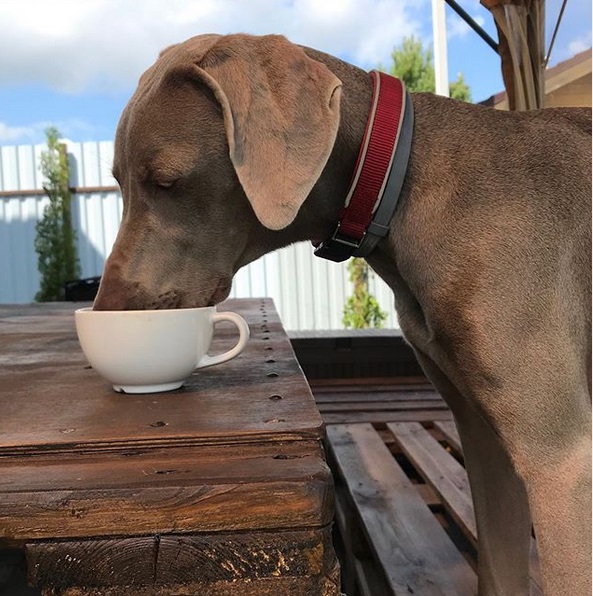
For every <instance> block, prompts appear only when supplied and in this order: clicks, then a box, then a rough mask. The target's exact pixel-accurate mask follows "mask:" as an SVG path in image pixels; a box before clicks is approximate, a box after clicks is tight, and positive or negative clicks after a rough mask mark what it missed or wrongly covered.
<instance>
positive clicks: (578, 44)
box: [568, 32, 591, 56]
mask: <svg viewBox="0 0 593 596" xmlns="http://www.w3.org/2000/svg"><path fill="white" fill-rule="evenodd" d="M590 47H591V33H590V32H589V34H588V35H583V36H581V37H577V39H573V40H572V41H571V42H569V44H568V55H569V56H574V55H575V54H578V53H580V52H584V51H585V50H588V49H589V48H590Z"/></svg>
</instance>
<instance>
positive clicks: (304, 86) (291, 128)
mask: <svg viewBox="0 0 593 596" xmlns="http://www.w3.org/2000/svg"><path fill="white" fill-rule="evenodd" d="M339 104H340V81H339V79H337V78H336V77H335V76H334V75H333V74H332V73H331V72H330V70H329V69H328V68H327V67H326V66H325V65H323V64H321V63H320V62H317V61H315V60H312V59H311V58H309V57H308V56H307V55H306V54H305V52H304V51H303V49H302V48H300V47H298V46H296V45H293V44H291V43H289V42H288V41H287V40H286V39H285V38H283V37H280V36H264V37H253V36H248V35H232V36H219V35H203V36H198V37H194V38H192V39H190V40H188V41H186V42H184V43H182V44H179V45H176V46H172V47H170V48H168V49H166V50H165V51H163V52H162V53H161V55H160V57H159V59H158V60H157V61H156V63H155V64H154V65H153V66H152V67H151V68H149V69H148V70H147V71H146V72H145V73H144V74H143V75H142V77H141V79H140V81H139V84H138V88H137V90H136V92H135V93H134V95H133V97H132V98H131V99H130V101H129V103H128V105H127V106H126V108H125V110H124V112H123V114H122V117H121V119H120V122H119V126H118V130H117V134H116V140H115V156H114V165H113V173H114V176H115V177H116V179H117V180H118V182H119V184H120V187H121V190H122V194H123V200H124V212H123V219H122V224H121V227H120V230H119V233H118V236H117V239H116V242H115V245H114V247H113V251H112V253H111V255H110V256H109V259H108V260H107V263H106V266H105V271H104V274H103V279H102V282H101V287H100V290H99V294H98V296H97V299H96V301H95V308H97V309H108V310H119V309H130V308H140V309H143V308H178V307H189V306H204V305H208V304H214V303H217V302H219V301H221V300H223V299H224V298H226V296H227V295H228V292H229V291H230V285H231V280H232V277H233V275H234V273H235V272H236V271H237V270H238V269H239V268H240V267H241V266H243V265H244V264H246V263H248V262H250V261H252V260H253V259H255V258H258V257H259V256H261V255H262V254H264V253H265V252H267V251H268V250H271V249H272V248H275V247H273V246H271V247H268V246H267V245H266V235H268V236H269V235H271V234H273V232H271V230H275V231H277V230H282V229H285V228H287V227H288V226H290V224H291V223H292V222H293V220H295V218H296V217H297V214H298V212H299V209H300V207H301V205H302V204H303V202H304V201H305V199H306V197H307V196H308V194H309V193H310V191H311V189H312V187H313V186H314V184H315V182H316V181H317V179H318V178H319V176H320V174H321V171H322V170H323V168H324V166H325V164H326V162H327V160H328V158H329V155H330V153H331V151H332V147H333V145H334V142H335V138H336V133H337V129H338V124H339Z"/></svg>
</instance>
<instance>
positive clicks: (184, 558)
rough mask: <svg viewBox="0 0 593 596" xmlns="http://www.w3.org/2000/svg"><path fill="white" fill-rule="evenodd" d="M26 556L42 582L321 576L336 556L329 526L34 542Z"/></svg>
mask: <svg viewBox="0 0 593 596" xmlns="http://www.w3.org/2000/svg"><path fill="white" fill-rule="evenodd" d="M27 558H28V561H29V569H30V574H29V581H30V583H31V584H32V585H40V586H43V587H44V588H50V587H51V588H67V587H75V586H84V587H87V588H88V587H101V586H104V587H114V586H150V585H153V584H156V585H178V584H190V583H192V582H200V583H202V584H203V585H204V586H205V587H206V586H209V585H212V584H215V585H216V584H222V583H227V584H228V585H232V584H233V583H235V582H237V581H240V580H246V579H249V580H251V581H253V582H255V581H259V580H262V579H265V578H280V577H284V578H288V577H303V578H307V577H309V578H314V577H318V578H321V577H325V576H328V575H329V574H330V573H331V572H332V571H333V567H334V562H335V559H334V553H333V548H332V545H331V530H330V528H329V527H325V528H321V529H314V530H296V531H277V532H249V533H228V532H221V533H217V534H203V535H162V536H161V535H157V536H142V537H137V538H126V539H119V540H115V539H106V540H82V541H62V542H51V543H47V542H38V543H30V544H28V545H27ZM206 591H207V589H206Z"/></svg>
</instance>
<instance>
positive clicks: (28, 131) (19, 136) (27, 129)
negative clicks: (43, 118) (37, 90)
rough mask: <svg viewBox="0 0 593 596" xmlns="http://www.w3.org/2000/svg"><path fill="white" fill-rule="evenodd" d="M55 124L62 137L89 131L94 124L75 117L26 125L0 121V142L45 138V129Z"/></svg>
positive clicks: (26, 141)
mask: <svg viewBox="0 0 593 596" xmlns="http://www.w3.org/2000/svg"><path fill="white" fill-rule="evenodd" d="M48 126H55V127H56V128H57V129H58V130H59V131H60V133H61V135H62V136H63V137H68V136H80V133H87V134H89V133H91V132H92V131H94V129H95V128H94V126H93V125H91V124H89V123H88V122H85V121H83V120H80V119H77V118H71V119H68V120H62V121H60V122H33V123H31V124H28V125H26V126H11V125H9V124H6V123H5V122H0V144H9V143H10V144H12V143H35V142H40V139H41V140H42V139H44V138H45V129H46V128H47V127H48Z"/></svg>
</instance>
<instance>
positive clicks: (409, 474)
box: [313, 379, 542, 596]
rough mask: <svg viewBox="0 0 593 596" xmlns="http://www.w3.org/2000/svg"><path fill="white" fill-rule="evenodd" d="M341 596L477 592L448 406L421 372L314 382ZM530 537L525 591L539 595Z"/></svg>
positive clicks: (467, 503) (468, 511) (471, 530)
mask: <svg viewBox="0 0 593 596" xmlns="http://www.w3.org/2000/svg"><path fill="white" fill-rule="evenodd" d="M313 390H314V393H315V396H316V399H317V403H318V406H319V409H320V411H321V413H322V415H323V418H324V420H325V422H326V424H327V428H326V432H327V449H328V461H329V463H330V466H331V468H332V471H333V473H334V479H335V482H336V526H335V537H334V543H335V545H336V549H337V551H338V555H339V557H340V559H341V564H342V571H343V588H342V589H343V591H344V592H345V593H347V594H348V596H383V595H400V594H401V595H406V596H408V595H409V594H420V595H422V596H432V595H437V594H439V595H441V594H447V595H460V596H466V595H470V594H476V593H477V576H476V568H477V551H476V548H477V530H476V523H475V518H474V513H473V506H472V501H471V492H470V488H469V482H468V478H467V473H466V471H465V468H464V467H463V453H462V450H461V444H460V440H459V436H458V434H457V431H456V428H455V425H454V422H453V418H452V415H451V412H450V411H449V410H448V409H447V407H446V405H445V403H444V402H443V401H442V400H441V398H440V397H439V396H438V394H437V393H436V392H435V391H434V389H432V388H431V387H430V386H428V385H427V384H426V382H425V381H424V383H423V382H422V380H421V379H412V380H410V379H408V380H407V381H406V382H405V383H403V384H402V383H398V384H394V383H393V380H391V384H390V383H389V382H388V381H387V380H384V381H380V382H376V383H369V382H368V380H367V381H366V382H364V383H361V384H357V383H354V384H353V383H352V382H351V381H349V383H348V385H340V383H339V382H338V383H336V382H335V381H332V382H328V383H323V382H315V385H314V387H313ZM540 586H541V582H540V576H539V568H538V564H537V554H536V549H535V542H534V541H533V543H532V567H531V595H532V596H538V595H541V594H542V591H541V587H540Z"/></svg>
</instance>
